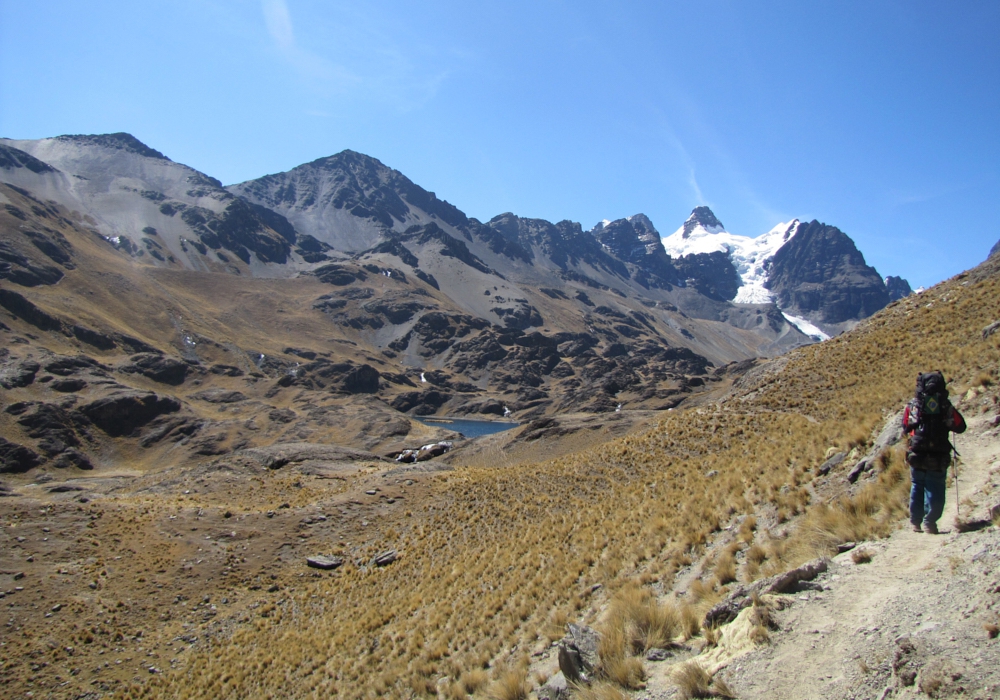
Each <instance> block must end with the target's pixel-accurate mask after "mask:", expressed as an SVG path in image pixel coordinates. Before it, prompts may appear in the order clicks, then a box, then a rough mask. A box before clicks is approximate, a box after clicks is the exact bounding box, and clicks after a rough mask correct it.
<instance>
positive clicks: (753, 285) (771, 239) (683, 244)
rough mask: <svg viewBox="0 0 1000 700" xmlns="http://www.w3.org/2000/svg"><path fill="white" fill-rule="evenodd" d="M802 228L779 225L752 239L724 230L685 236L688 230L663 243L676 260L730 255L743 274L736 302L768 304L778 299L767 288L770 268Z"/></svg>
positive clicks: (712, 228)
mask: <svg viewBox="0 0 1000 700" xmlns="http://www.w3.org/2000/svg"><path fill="white" fill-rule="evenodd" d="M798 228H799V221H798V219H795V220H793V221H791V222H789V223H782V224H778V225H777V226H775V227H774V228H772V229H771V230H770V231H768V232H767V233H765V234H763V235H760V236H757V237H756V238H750V237H749V236H737V235H736V234H733V233H729V232H728V231H726V230H725V229H724V228H722V227H721V226H708V227H706V226H702V225H700V224H699V225H698V226H695V227H694V228H693V229H692V230H691V231H690V233H688V235H687V236H686V237H685V236H684V227H683V226H681V227H680V228H679V229H677V230H676V231H674V232H673V233H672V234H670V235H669V236H667V237H665V238H664V239H663V247H664V248H666V250H667V254H668V255H670V256H671V257H673V258H682V257H684V256H687V255H697V254H699V253H717V252H721V253H726V254H728V255H729V259H730V260H732V261H733V266H734V267H735V268H736V272H737V273H739V276H740V281H741V283H742V284H741V285H740V288H739V289H738V290H737V292H736V298H735V299H733V301H734V302H735V303H737V304H767V303H770V302H772V301H774V297H773V296H772V295H771V292H769V291H768V290H767V289H765V288H764V282H766V281H767V268H768V263H770V261H771V258H773V257H774V254H775V253H777V252H778V249H779V248H780V247H781V246H783V245H785V243H787V242H788V241H789V240H790V239H791V238H792V236H794V235H795V233H796V231H798Z"/></svg>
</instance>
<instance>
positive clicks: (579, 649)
mask: <svg viewBox="0 0 1000 700" xmlns="http://www.w3.org/2000/svg"><path fill="white" fill-rule="evenodd" d="M567 629H568V633H567V634H566V636H565V637H563V638H562V640H561V641H560V642H559V670H560V671H562V674H563V676H564V677H565V678H566V680H567V681H568V682H569V683H589V682H590V679H591V678H592V677H593V674H594V669H596V668H597V666H598V664H599V663H600V657H599V656H598V653H597V650H598V647H599V646H600V644H601V635H600V634H599V633H598V632H597V630H595V629H593V628H592V627H587V626H585V625H575V624H573V623H572V622H571V623H570V624H569V625H567Z"/></svg>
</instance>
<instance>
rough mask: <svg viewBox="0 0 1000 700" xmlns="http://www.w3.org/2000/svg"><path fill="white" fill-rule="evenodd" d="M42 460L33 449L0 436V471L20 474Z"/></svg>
mask: <svg viewBox="0 0 1000 700" xmlns="http://www.w3.org/2000/svg"><path fill="white" fill-rule="evenodd" d="M44 461H45V459H44V458H43V457H41V456H40V455H39V454H38V453H37V452H35V451H34V450H30V449H28V448H27V447H25V446H24V445H18V444H17V443H15V442H9V441H8V440H5V439H4V438H2V437H0V473H4V474H22V473H24V472H26V471H28V470H29V469H33V468H34V467H37V466H38V465H39V464H41V463H42V462H44Z"/></svg>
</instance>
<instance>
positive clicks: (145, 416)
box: [78, 391, 181, 437]
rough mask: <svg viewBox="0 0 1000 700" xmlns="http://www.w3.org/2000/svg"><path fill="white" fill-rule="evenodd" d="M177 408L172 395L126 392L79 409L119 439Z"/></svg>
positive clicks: (178, 405)
mask: <svg viewBox="0 0 1000 700" xmlns="http://www.w3.org/2000/svg"><path fill="white" fill-rule="evenodd" d="M180 409H181V403H180V401H178V400H177V399H175V398H173V397H171V396H160V395H159V394H154V393H153V392H151V391H150V392H142V391H128V392H123V393H119V394H114V395H112V396H108V397H105V398H102V399H98V400H96V401H92V402H91V403H88V404H84V405H83V406H80V408H79V409H78V410H79V411H80V413H82V414H83V415H85V416H86V417H87V418H89V419H90V421H91V422H93V424H94V425H96V426H97V427H98V428H100V429H101V430H103V431H104V432H105V433H107V434H108V435H110V436H111V437H120V436H123V435H132V434H134V433H135V432H136V431H137V430H138V429H139V428H141V427H142V426H144V425H146V424H147V423H149V422H150V421H151V420H153V419H154V418H156V417H157V416H161V415H163V414H165V413H174V412H176V411H179V410H180Z"/></svg>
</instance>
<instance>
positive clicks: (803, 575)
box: [704, 557, 830, 627]
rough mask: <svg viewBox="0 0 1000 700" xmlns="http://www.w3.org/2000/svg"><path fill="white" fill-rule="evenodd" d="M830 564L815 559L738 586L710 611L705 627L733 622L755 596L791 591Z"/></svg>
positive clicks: (825, 559) (826, 560)
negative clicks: (781, 572)
mask: <svg viewBox="0 0 1000 700" xmlns="http://www.w3.org/2000/svg"><path fill="white" fill-rule="evenodd" d="M829 563H830V560H829V559H827V558H825V557H824V558H820V559H814V560H812V561H810V562H808V563H806V564H803V565H802V566H799V567H797V568H795V569H791V570H790V571H786V572H785V573H783V574H777V575H776V576H771V577H770V578H765V579H761V580H760V581H754V582H753V583H751V584H749V585H747V586H738V587H737V588H736V589H735V590H733V592H732V593H730V594H729V596H728V597H727V598H726V599H725V600H723V601H722V602H721V603H718V604H716V605H715V606H714V607H712V609H711V610H709V611H708V613H707V614H706V615H705V623H704V624H705V627H713V626H716V625H720V624H724V623H726V622H732V621H733V620H735V619H736V616H737V615H738V614H739V613H740V611H741V610H742V609H743V608H746V607H749V606H750V605H751V604H752V602H753V596H754V594H757V595H764V594H774V593H784V592H787V591H790V590H792V588H793V587H794V586H795V585H796V584H798V583H799V582H800V581H811V580H812V579H814V578H816V577H817V576H819V575H820V574H821V573H823V572H824V571H826V569H827V566H828V565H829Z"/></svg>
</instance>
